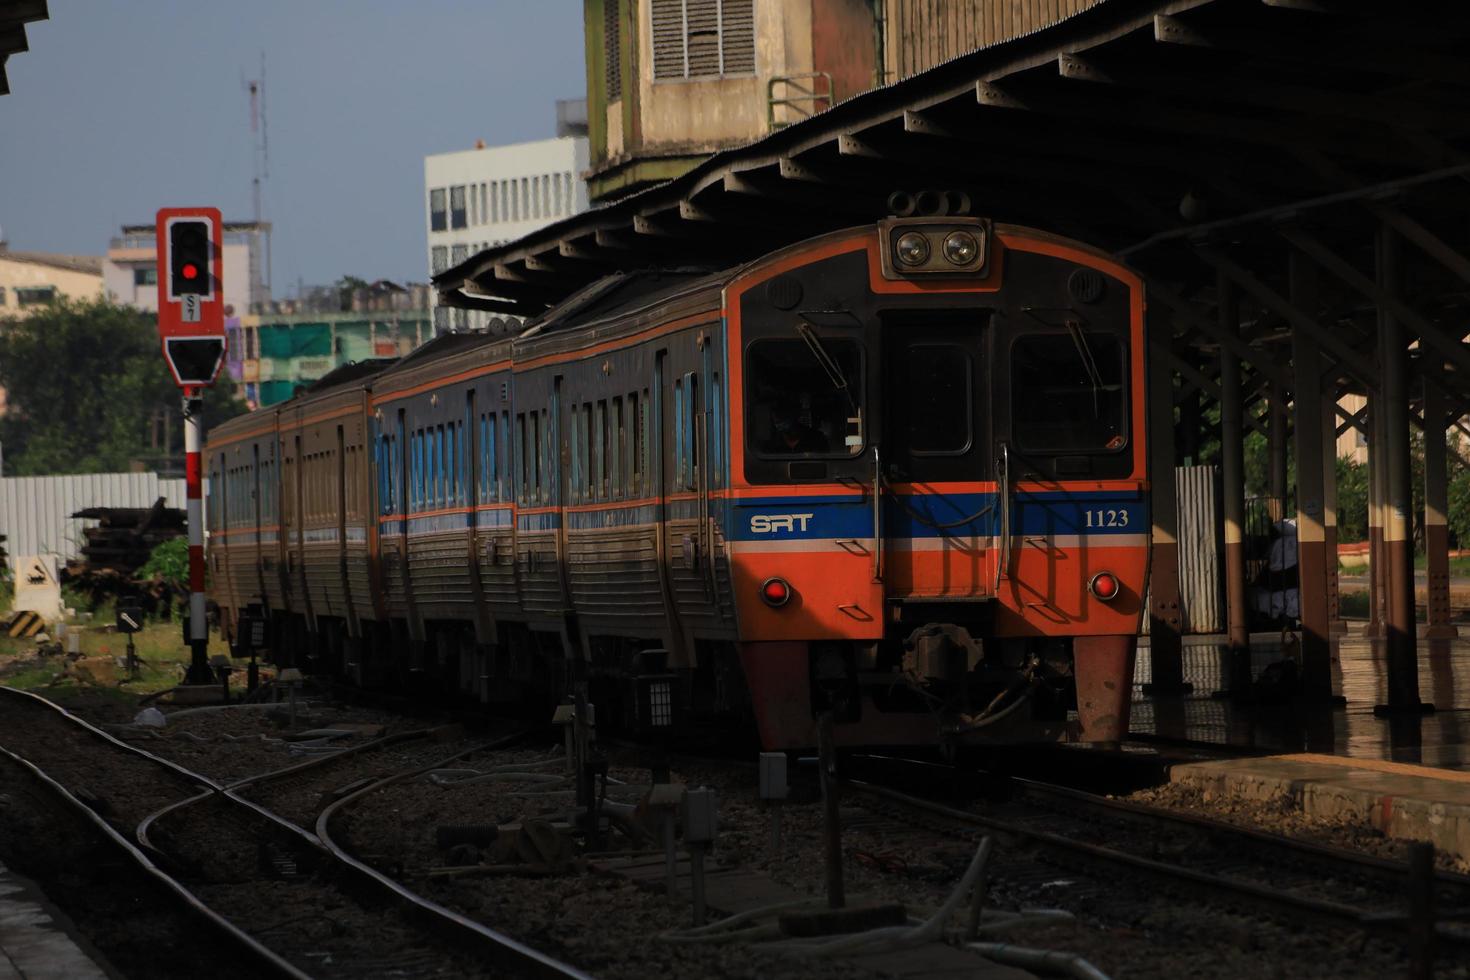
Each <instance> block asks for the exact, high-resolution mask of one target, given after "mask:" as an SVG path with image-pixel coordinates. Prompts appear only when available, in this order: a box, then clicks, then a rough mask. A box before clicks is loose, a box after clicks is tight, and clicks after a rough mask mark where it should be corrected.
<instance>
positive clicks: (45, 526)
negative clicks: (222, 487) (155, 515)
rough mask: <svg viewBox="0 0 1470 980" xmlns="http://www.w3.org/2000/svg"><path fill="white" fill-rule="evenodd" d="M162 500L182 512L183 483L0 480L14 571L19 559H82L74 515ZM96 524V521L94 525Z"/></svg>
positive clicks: (91, 476)
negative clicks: (41, 556) (46, 556)
mask: <svg viewBox="0 0 1470 980" xmlns="http://www.w3.org/2000/svg"><path fill="white" fill-rule="evenodd" d="M159 497H163V498H164V499H165V500H166V501H167V503H168V506H170V507H178V508H183V507H184V499H185V498H184V481H183V480H178V479H175V480H160V479H159V478H158V474H156V473H84V474H77V475H75V476H8V477H5V478H3V479H0V534H4V535H6V542H5V550H6V552H7V553H8V554H9V555H10V565H11V569H12V570H14V568H15V562H16V559H17V557H18V556H20V555H39V554H53V555H55V556H56V558H57V560H58V561H59V562H65V561H66V560H67V559H69V558H76V557H78V556H79V555H80V554H81V548H82V545H83V544H84V543H85V539H84V538H83V537H82V528H83V527H84V526H86V525H87V524H88V523H89V522H87V521H83V520H76V519H73V518H71V517H70V516H68V515H70V514H73V513H75V512H76V511H79V510H82V509H83V508H86V507H151V506H153V502H154V501H155V500H157V499H158V498H159ZM92 523H95V522H92Z"/></svg>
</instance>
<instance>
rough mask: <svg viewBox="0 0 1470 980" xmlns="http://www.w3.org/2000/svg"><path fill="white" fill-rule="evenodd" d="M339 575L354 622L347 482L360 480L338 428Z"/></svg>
mask: <svg viewBox="0 0 1470 980" xmlns="http://www.w3.org/2000/svg"><path fill="white" fill-rule="evenodd" d="M336 461H337V466H336V470H337V473H336V479H337V499H336V501H335V503H336V507H337V522H336V523H337V575H338V577H339V578H340V579H341V581H342V604H343V614H344V615H345V616H346V618H347V621H348V622H352V621H353V610H352V582H351V580H350V579H348V577H347V500H348V492H347V481H348V480H356V479H358V474H357V473H356V472H355V469H354V468H353V467H349V466H348V465H347V433H346V431H345V430H344V428H343V426H341V425H338V426H337V460H336Z"/></svg>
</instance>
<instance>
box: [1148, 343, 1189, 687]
mask: <svg viewBox="0 0 1470 980" xmlns="http://www.w3.org/2000/svg"><path fill="white" fill-rule="evenodd" d="M1150 326H1153V323H1152V322H1151V323H1150ZM1160 326H1161V327H1163V326H1164V325H1163V324H1160ZM1159 333H1160V334H1162V336H1161V337H1159V338H1158V339H1157V340H1154V341H1150V344H1149V359H1148V427H1149V431H1148V446H1149V451H1148V482H1149V504H1150V512H1151V513H1152V515H1153V550H1152V555H1151V559H1150V565H1149V607H1148V617H1149V624H1148V629H1149V635H1148V649H1149V663H1150V667H1151V673H1152V675H1153V676H1152V678H1151V681H1150V683H1149V684H1147V685H1145V686H1144V692H1145V693H1147V694H1182V693H1184V692H1186V691H1188V690H1190V688H1189V686H1188V685H1186V684H1185V683H1184V649H1183V645H1182V643H1181V637H1180V629H1181V623H1182V619H1181V617H1180V613H1179V502H1178V495H1177V492H1176V490H1175V487H1174V369H1173V366H1172V365H1171V364H1170V363H1169V347H1168V344H1169V335H1170V331H1169V330H1168V329H1166V328H1165V329H1161V330H1160V331H1159Z"/></svg>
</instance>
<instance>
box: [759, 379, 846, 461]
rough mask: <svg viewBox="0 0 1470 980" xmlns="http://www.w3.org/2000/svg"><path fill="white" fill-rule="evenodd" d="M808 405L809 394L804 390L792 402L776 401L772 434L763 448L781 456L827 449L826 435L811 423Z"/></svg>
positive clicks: (772, 412)
mask: <svg viewBox="0 0 1470 980" xmlns="http://www.w3.org/2000/svg"><path fill="white" fill-rule="evenodd" d="M811 405H812V396H811V395H810V394H807V393H803V394H801V395H800V396H799V397H798V399H797V400H795V401H781V402H777V403H776V405H775V407H774V408H772V409H771V437H770V438H769V439H767V440H766V444H765V446H764V447H762V449H763V451H764V452H767V453H778V454H783V455H796V454H801V453H825V452H827V451H828V449H829V448H830V446H829V444H828V442H827V437H826V436H825V435H823V434H822V430H821V429H819V428H817V427H816V426H815V425H813V424H812V408H811Z"/></svg>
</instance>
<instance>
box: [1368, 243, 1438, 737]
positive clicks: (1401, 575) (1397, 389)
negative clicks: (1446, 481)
mask: <svg viewBox="0 0 1470 980" xmlns="http://www.w3.org/2000/svg"><path fill="white" fill-rule="evenodd" d="M1377 246H1378V248H1377V258H1378V263H1377V264H1378V286H1379V288H1380V289H1382V290H1383V292H1384V293H1385V294H1387V295H1388V296H1397V295H1398V288H1399V268H1398V266H1399V262H1398V233H1397V232H1395V231H1394V230H1393V229H1392V228H1390V227H1389V226H1388V225H1379V227H1378V241H1377ZM1378 346H1379V363H1380V365H1381V366H1382V367H1381V370H1382V375H1381V377H1382V379H1383V382H1382V389H1383V398H1382V402H1383V413H1382V414H1383V442H1382V445H1381V446H1380V447H1379V448H1380V449H1381V450H1382V453H1383V472H1384V477H1383V488H1384V489H1385V490H1386V491H1387V493H1386V495H1385V498H1384V500H1383V506H1382V508H1381V509H1382V512H1383V554H1384V563H1383V581H1384V582H1385V584H1386V585H1387V586H1388V604H1387V607H1386V609H1385V615H1384V626H1385V635H1384V641H1385V650H1384V653H1385V657H1384V659H1385V661H1386V662H1387V666H1388V703H1387V704H1381V705H1378V706H1377V707H1375V708H1374V709H1373V710H1374V711H1376V712H1381V713H1390V712H1419V711H1424V710H1426V709H1427V710H1433V707H1432V706H1429V705H1425V704H1424V703H1423V702H1421V701H1420V700H1419V656H1418V653H1419V651H1418V643H1417V635H1416V624H1415V622H1414V540H1413V535H1412V527H1411V514H1412V512H1413V491H1412V486H1413V484H1412V483H1411V481H1410V459H1409V446H1410V442H1409V350H1408V341H1407V338H1406V337H1405V336H1404V331H1403V328H1402V327H1401V326H1400V324H1399V322H1398V319H1397V317H1395V315H1394V314H1393V312H1392V309H1391V308H1390V307H1389V306H1388V305H1387V304H1384V305H1381V306H1379V308H1378Z"/></svg>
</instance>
